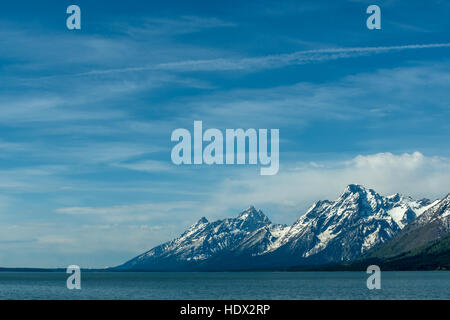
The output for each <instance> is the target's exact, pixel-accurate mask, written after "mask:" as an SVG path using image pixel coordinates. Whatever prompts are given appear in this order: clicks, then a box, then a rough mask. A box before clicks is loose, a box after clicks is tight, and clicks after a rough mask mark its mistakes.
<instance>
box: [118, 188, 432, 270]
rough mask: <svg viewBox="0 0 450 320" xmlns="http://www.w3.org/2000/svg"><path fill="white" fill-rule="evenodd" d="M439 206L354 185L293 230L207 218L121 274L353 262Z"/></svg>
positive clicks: (257, 219) (242, 218)
mask: <svg viewBox="0 0 450 320" xmlns="http://www.w3.org/2000/svg"><path fill="white" fill-rule="evenodd" d="M434 205H436V202H431V201H430V200H427V199H422V200H418V201H416V200H413V199H411V198H409V197H403V196H401V195H399V194H395V195H392V196H388V197H385V196H381V195H379V194H378V193H376V192H375V191H374V190H372V189H366V188H364V187H363V186H360V185H354V184H352V185H349V186H347V188H346V189H345V190H344V192H343V193H342V194H341V196H340V197H339V198H338V199H337V200H335V201H328V200H323V201H317V202H315V203H314V204H313V205H312V206H311V207H310V208H309V209H308V210H307V212H306V213H305V214H304V215H302V216H301V217H300V218H299V219H298V220H297V221H296V222H295V223H294V224H293V225H292V226H286V225H278V224H273V223H271V222H270V220H269V219H268V218H267V217H266V216H265V215H264V214H263V213H262V211H261V210H256V209H255V208H254V207H250V208H248V209H247V210H245V211H243V212H242V213H240V214H239V215H238V216H237V217H236V218H228V219H224V220H218V221H214V222H209V221H208V220H207V219H206V218H201V219H200V220H199V221H198V222H197V223H195V224H194V225H192V226H191V227H190V228H189V229H188V230H187V231H186V232H184V233H183V234H182V235H181V236H180V237H178V238H177V239H174V240H172V241H169V242H167V243H165V244H162V245H160V246H157V247H155V248H153V249H151V250H150V251H147V252H145V253H143V254H141V255H139V256H137V257H136V258H134V259H132V260H130V261H128V262H126V263H125V264H123V265H121V266H119V267H117V268H118V269H126V270H129V269H131V270H225V269H248V268H259V267H273V266H277V267H278V266H292V265H300V264H323V263H330V262H340V261H348V260H352V259H355V258H357V257H359V256H361V255H362V254H364V253H366V252H367V251H368V250H370V249H372V248H373V247H375V246H377V245H379V244H381V243H383V242H385V241H387V240H389V239H391V238H392V237H393V236H395V235H396V234H398V233H399V232H400V231H401V230H402V229H403V228H404V227H405V226H407V225H408V224H410V223H411V222H412V221H418V220H419V219H418V218H417V217H421V216H423V217H424V218H423V219H426V218H425V217H428V215H429V212H430V210H431V209H430V208H431V207H433V206H434ZM433 208H434V207H433ZM427 210H428V211H427ZM416 219H417V220H416Z"/></svg>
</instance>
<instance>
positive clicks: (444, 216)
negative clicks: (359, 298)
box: [367, 194, 450, 258]
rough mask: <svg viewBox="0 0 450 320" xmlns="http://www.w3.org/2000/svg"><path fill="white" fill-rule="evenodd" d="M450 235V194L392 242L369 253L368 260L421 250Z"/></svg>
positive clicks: (409, 225)
mask: <svg viewBox="0 0 450 320" xmlns="http://www.w3.org/2000/svg"><path fill="white" fill-rule="evenodd" d="M449 234H450V194H448V195H447V196H446V197H445V198H444V199H442V200H441V201H437V202H436V203H435V204H434V205H433V206H432V207H431V208H428V209H427V210H426V211H424V212H423V213H422V215H420V217H418V218H417V219H416V220H414V221H412V222H411V223H410V224H408V225H407V226H406V227H405V228H404V229H403V230H402V231H401V232H399V233H398V234H397V235H396V236H395V237H393V238H392V239H391V240H389V241H387V242H386V243H384V244H383V245H382V246H380V247H377V248H376V249H375V250H373V251H371V252H369V253H368V255H367V257H368V258H374V257H375V258H390V257H394V256H398V255H400V254H402V253H404V252H407V251H410V250H413V249H418V248H421V247H422V246H425V245H426V244H427V243H430V242H433V241H435V240H439V239H442V238H444V237H446V236H448V235H449Z"/></svg>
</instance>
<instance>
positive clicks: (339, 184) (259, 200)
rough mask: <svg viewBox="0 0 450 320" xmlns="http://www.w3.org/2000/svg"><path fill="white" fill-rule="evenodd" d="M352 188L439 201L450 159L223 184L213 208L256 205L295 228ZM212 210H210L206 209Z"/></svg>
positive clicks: (379, 162)
mask: <svg viewBox="0 0 450 320" xmlns="http://www.w3.org/2000/svg"><path fill="white" fill-rule="evenodd" d="M351 183H356V184H361V185H364V186H366V187H369V188H373V189H374V190H375V191H377V192H379V193H381V194H383V195H389V194H394V193H397V192H399V193H401V194H404V195H410V196H413V197H414V198H423V197H428V198H431V199H435V198H441V197H443V196H445V195H446V194H447V193H449V192H450V159H448V158H442V157H427V156H425V155H423V154H422V153H420V152H414V153H404V154H398V155H396V154H392V153H378V154H372V155H358V156H356V157H354V158H353V159H351V160H349V161H339V162H336V163H333V162H329V161H328V162H319V163H314V165H310V164H309V163H298V164H297V165H296V166H292V167H289V168H284V169H283V168H281V170H280V172H279V174H278V175H276V176H271V177H262V178H261V177H258V178H255V176H235V177H233V178H229V179H227V180H226V181H224V182H223V184H222V185H221V186H220V187H219V189H218V190H217V191H216V192H215V193H214V196H213V198H212V199H211V204H212V205H213V206H214V207H215V208H217V207H222V208H227V207H233V208H245V207H246V206H248V205H249V204H255V205H257V206H258V207H260V208H262V209H263V210H265V209H266V210H267V209H268V208H269V215H270V216H271V218H272V220H274V221H275V222H283V223H291V222H292V220H294V219H296V218H298V216H299V215H300V214H301V213H302V212H304V211H305V210H306V208H307V207H309V206H310V205H311V204H312V203H313V202H314V201H316V200H323V199H329V200H334V199H336V198H337V197H338V196H339V194H340V193H341V192H342V191H343V190H344V188H345V186H346V185H348V184H351ZM207 206H208V205H207Z"/></svg>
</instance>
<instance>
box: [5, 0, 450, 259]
mask: <svg viewBox="0 0 450 320" xmlns="http://www.w3.org/2000/svg"><path fill="white" fill-rule="evenodd" d="M70 4H77V5H79V6H80V7H81V11H82V30H79V31H69V30H67V28H66V27H65V20H66V18H67V14H66V13H65V11H66V8H67V6H68V5H70ZM369 4H375V3H374V2H372V1H356V0H355V1H277V2H275V1H245V2H244V1H189V2H187V1H164V2H162V1H145V2H144V1H138V0H128V1H126V2H124V1H95V3H94V2H93V1H80V0H77V1H22V0H17V1H14V2H12V3H7V4H2V8H1V10H0V148H1V153H0V266H30V267H37V266H40V267H51V266H67V265H69V264H78V265H81V266H84V267H88V266H91V267H102V266H112V265H117V264H120V263H122V262H123V261H125V260H127V259H129V258H131V257H133V256H135V255H137V254H138V253H140V252H142V251H144V250H147V249H150V248H151V247H153V246H154V245H157V244H159V243H161V242H163V241H166V240H169V239H171V238H173V237H175V236H176V235H178V234H179V233H180V232H182V231H183V230H184V229H185V228H186V227H188V226H189V225H191V224H193V223H194V222H195V221H196V220H197V219H199V218H200V217H202V216H206V217H207V218H208V219H210V220H213V219H218V218H223V217H227V216H234V215H237V213H238V212H239V211H241V210H243V209H245V208H246V207H248V206H249V205H250V204H253V205H255V206H257V207H258V208H261V209H262V210H263V211H264V212H265V213H266V214H267V215H268V216H269V218H270V219H271V220H272V221H273V222H279V223H292V222H293V221H294V220H295V219H296V218H298V217H299V216H300V215H301V214H302V213H303V212H304V210H305V209H306V208H307V207H308V206H309V205H311V203H312V202H313V201H314V200H318V199H323V198H331V199H333V198H335V197H337V196H338V195H339V192H340V191H341V190H343V188H344V187H345V185H347V184H349V183H361V184H364V185H367V186H369V187H372V188H374V189H375V190H377V191H378V192H380V193H382V194H389V193H394V192H401V193H404V194H406V195H411V196H414V197H420V198H421V197H430V198H438V197H442V196H443V195H445V194H447V193H448V192H449V191H450V173H449V172H450V170H449V169H450V151H449V150H450V148H449V146H450V143H449V134H450V122H449V121H448V120H449V115H450V108H449V101H450V90H449V89H450V60H449V54H450V37H449V28H450V21H449V19H448V17H449V16H450V5H449V4H448V3H447V2H445V1H408V2H405V1H395V0H392V1H378V2H376V4H378V5H379V6H380V7H381V16H382V22H381V26H382V29H381V30H368V29H367V28H366V19H367V17H368V15H367V14H366V13H365V11H366V8H367V6H368V5H369ZM194 120H202V121H203V126H204V128H218V129H221V130H225V129H226V128H244V129H246V128H256V129H258V128H268V129H270V128H278V129H280V171H279V173H278V174H277V175H276V176H271V177H269V176H260V175H259V169H258V168H256V167H255V166H213V167H206V166H180V167H177V166H175V165H173V164H172V163H171V161H170V152H171V148H172V147H173V145H174V143H172V142H171V141H170V135H171V132H172V131H173V130H174V129H176V128H187V129H190V130H192V127H193V121H194Z"/></svg>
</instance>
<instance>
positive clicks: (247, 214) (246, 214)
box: [237, 206, 271, 223]
mask: <svg viewBox="0 0 450 320" xmlns="http://www.w3.org/2000/svg"><path fill="white" fill-rule="evenodd" d="M237 218H238V219H240V220H246V221H255V222H262V223H271V222H270V220H269V218H268V217H267V216H266V215H265V214H264V213H263V212H262V211H261V210H257V209H255V207H254V206H250V207H248V209H246V210H244V211H242V212H241V213H240V214H239V215H238V217H237Z"/></svg>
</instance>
